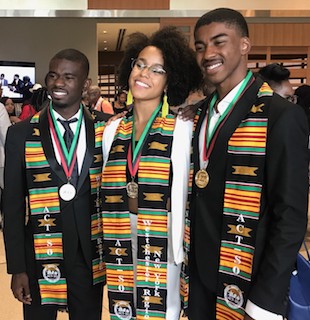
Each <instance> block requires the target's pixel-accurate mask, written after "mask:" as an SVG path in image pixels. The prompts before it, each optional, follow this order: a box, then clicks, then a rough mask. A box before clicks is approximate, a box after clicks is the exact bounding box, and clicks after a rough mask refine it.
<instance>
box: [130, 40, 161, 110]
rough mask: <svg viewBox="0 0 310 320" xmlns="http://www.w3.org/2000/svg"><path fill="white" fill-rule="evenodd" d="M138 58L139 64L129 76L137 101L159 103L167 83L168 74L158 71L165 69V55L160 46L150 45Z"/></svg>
mask: <svg viewBox="0 0 310 320" xmlns="http://www.w3.org/2000/svg"><path fill="white" fill-rule="evenodd" d="M137 60H138V62H139V64H136V65H135V66H134V67H133V68H132V71H131V73H130V76H129V88H130V90H131V92H132V95H133V97H134V100H135V103H136V102H138V101H152V102H154V104H156V105H158V104H159V103H160V101H161V97H162V94H163V92H164V90H165V88H166V84H167V75H166V74H165V73H160V72H156V71H157V70H164V58H163V55H162V53H161V51H160V50H159V49H158V48H156V47H154V46H148V47H145V48H144V49H143V50H142V51H141V52H140V54H139V56H138V59H137ZM149 67H151V68H149Z"/></svg>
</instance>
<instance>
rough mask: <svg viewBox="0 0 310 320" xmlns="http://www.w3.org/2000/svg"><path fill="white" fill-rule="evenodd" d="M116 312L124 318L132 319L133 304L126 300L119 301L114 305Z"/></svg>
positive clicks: (120, 317) (125, 319) (126, 319)
mask: <svg viewBox="0 0 310 320" xmlns="http://www.w3.org/2000/svg"><path fill="white" fill-rule="evenodd" d="M114 313H115V315H116V316H117V317H118V318H119V319H122V320H130V319H131V318H132V309H131V306H130V304H129V303H128V302H126V301H117V302H116V303H115V305H114Z"/></svg>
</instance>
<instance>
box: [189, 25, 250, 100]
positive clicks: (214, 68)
mask: <svg viewBox="0 0 310 320" xmlns="http://www.w3.org/2000/svg"><path fill="white" fill-rule="evenodd" d="M250 48H251V45H250V41H249V39H248V38H247V37H243V36H241V33H240V31H239V30H238V29H237V28H236V27H235V26H233V25H227V24H225V23H222V22H212V23H210V24H208V25H203V26H201V27H200V28H198V29H197V30H196V33H195V49H196V57H197V62H198V64H199V65H200V67H201V69H202V71H203V73H204V76H205V79H206V81H208V82H209V83H211V84H212V85H214V86H215V87H216V89H217V91H218V93H219V95H220V98H222V97H224V96H225V95H226V94H227V93H228V92H229V91H230V90H231V89H233V88H234V87H235V86H236V85H237V84H238V83H239V82H240V81H241V80H243V79H244V78H245V76H246V73H247V60H246V56H247V53H248V52H249V50H250Z"/></svg>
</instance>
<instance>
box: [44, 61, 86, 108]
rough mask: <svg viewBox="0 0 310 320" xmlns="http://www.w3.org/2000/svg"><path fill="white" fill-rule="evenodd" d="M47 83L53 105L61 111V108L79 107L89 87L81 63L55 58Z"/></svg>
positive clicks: (51, 63) (50, 67)
mask: <svg viewBox="0 0 310 320" xmlns="http://www.w3.org/2000/svg"><path fill="white" fill-rule="evenodd" d="M46 85H47V89H48V92H49V94H50V96H51V98H52V102H53V107H54V108H55V110H56V111H58V112H60V113H61V110H65V109H70V110H73V111H74V110H76V111H77V110H78V109H79V106H80V101H81V97H82V92H83V91H84V90H86V89H87V87H88V80H87V75H86V73H85V71H84V70H83V68H82V64H81V63H79V62H77V61H69V60H66V59H53V60H51V62H50V66H49V72H48V74H47V76H46ZM73 114H74V113H73Z"/></svg>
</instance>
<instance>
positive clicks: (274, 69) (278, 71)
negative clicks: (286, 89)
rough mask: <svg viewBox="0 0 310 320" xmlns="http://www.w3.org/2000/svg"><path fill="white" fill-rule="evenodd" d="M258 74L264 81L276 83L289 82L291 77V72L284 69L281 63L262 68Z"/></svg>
mask: <svg viewBox="0 0 310 320" xmlns="http://www.w3.org/2000/svg"><path fill="white" fill-rule="evenodd" d="M258 73H259V75H260V76H261V77H262V78H263V80H264V81H267V82H269V81H274V82H276V83H280V82H282V81H285V80H288V79H289V77H290V75H291V73H290V70H288V69H287V68H285V67H283V66H282V65H280V64H279V63H271V64H268V65H267V66H265V67H263V68H261V69H260V70H259V71H258Z"/></svg>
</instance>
